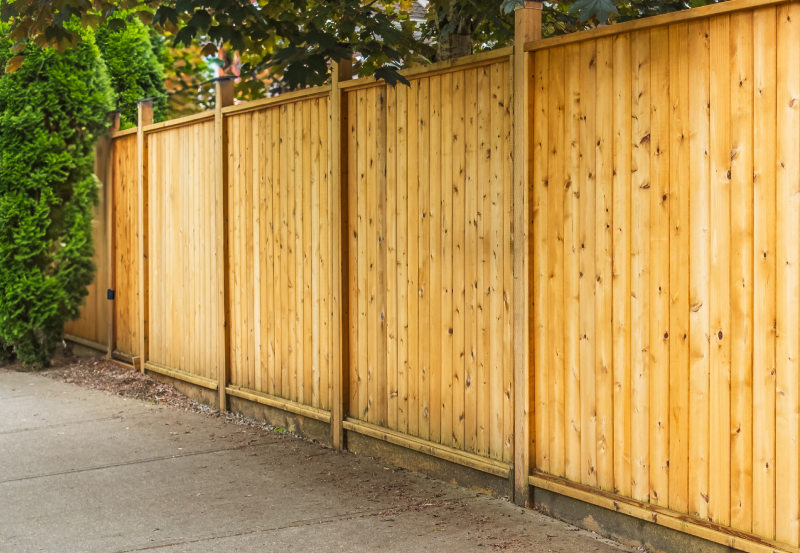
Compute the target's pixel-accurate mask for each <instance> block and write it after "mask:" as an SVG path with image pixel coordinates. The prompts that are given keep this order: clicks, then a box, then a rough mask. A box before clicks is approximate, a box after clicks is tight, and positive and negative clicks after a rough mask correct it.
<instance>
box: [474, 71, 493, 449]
mask: <svg viewBox="0 0 800 553" xmlns="http://www.w3.org/2000/svg"><path fill="white" fill-rule="evenodd" d="M477 72H478V264H477V265H478V314H479V322H478V362H477V364H478V379H477V386H478V387H477V405H478V411H477V425H478V435H477V453H478V454H479V455H484V456H488V454H489V434H490V429H489V417H490V411H489V401H490V395H489V377H490V361H489V360H490V357H489V354H490V347H489V344H490V342H489V336H490V332H491V320H490V304H489V297H490V296H489V294H488V293H487V291H488V289H489V258H490V257H491V249H490V244H491V237H490V232H491V220H492V213H491V208H490V203H489V197H490V192H491V189H490V187H489V186H488V183H489V181H490V179H491V155H492V150H491V140H492V135H491V109H492V108H491V92H492V91H491V86H492V81H491V73H490V71H489V67H488V66H483V67H479V68H478V70H477Z"/></svg>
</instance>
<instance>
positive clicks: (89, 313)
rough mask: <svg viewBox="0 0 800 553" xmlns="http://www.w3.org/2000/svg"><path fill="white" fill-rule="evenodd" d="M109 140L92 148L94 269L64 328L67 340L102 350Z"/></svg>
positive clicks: (107, 279)
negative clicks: (76, 315)
mask: <svg viewBox="0 0 800 553" xmlns="http://www.w3.org/2000/svg"><path fill="white" fill-rule="evenodd" d="M112 148H113V142H112V139H111V138H110V137H108V136H106V137H103V138H101V139H100V140H99V141H98V143H97V146H96V148H95V158H94V172H95V175H97V177H98V179H99V180H100V183H101V185H102V188H101V189H100V190H99V196H100V203H99V204H98V205H97V207H96V208H95V209H94V219H93V220H92V239H93V240H94V258H93V259H92V260H93V261H94V263H95V265H96V266H97V272H96V273H95V278H94V281H93V282H92V283H91V284H90V285H89V286H88V292H89V295H88V296H87V297H86V300H85V301H86V303H84V305H83V307H81V314H80V317H79V318H78V319H76V320H74V321H69V322H68V323H67V324H66V326H65V327H64V333H65V335H66V336H67V337H70V338H75V339H76V340H75V341H80V342H81V343H82V344H83V345H87V346H90V347H93V348H96V349H100V350H102V351H105V350H106V349H107V346H108V304H107V303H106V290H107V289H108V288H109V287H110V286H109V283H110V275H109V263H108V261H109V249H108V233H109V232H110V230H109V228H108V225H109V218H108V217H107V214H108V210H109V208H110V207H111V205H112V198H111V187H110V186H109V183H110V179H111V170H112V168H111V167H110V164H111V163H112V161H111V160H112V159H113V153H112V152H111V149H112Z"/></svg>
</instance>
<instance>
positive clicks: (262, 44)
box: [0, 0, 715, 89]
mask: <svg viewBox="0 0 800 553" xmlns="http://www.w3.org/2000/svg"><path fill="white" fill-rule="evenodd" d="M714 1H715V0H562V1H559V2H551V3H545V5H544V10H543V18H544V20H543V33H544V34H545V36H552V35H559V34H564V33H569V32H574V31H577V30H581V29H584V28H587V27H591V26H595V25H599V24H604V23H607V22H612V23H613V22H619V21H625V20H629V19H637V18H640V17H646V16H649V15H655V14H659V13H667V12H672V11H677V10H683V9H686V8H689V7H696V6H699V5H704V4H707V3H711V2H714ZM521 3H522V0H431V1H430V3H429V5H428V6H427V10H426V20H425V21H424V22H423V23H422V24H419V23H418V22H416V21H414V20H413V19H412V18H411V17H410V12H411V10H412V7H413V6H412V1H411V0H399V1H397V0H366V1H365V0H330V1H325V0H163V1H158V0H152V1H147V0H2V3H1V5H2V10H1V11H0V17H2V20H3V21H6V22H10V23H11V31H10V33H9V35H8V36H9V38H10V39H11V40H12V41H14V42H15V49H16V51H17V52H19V53H22V55H24V49H25V45H26V44H27V43H28V42H29V41H31V42H33V43H35V44H37V45H40V46H43V45H52V46H55V47H56V48H59V49H64V48H67V47H70V46H74V45H75V44H76V43H77V41H78V40H79V38H80V35H79V33H78V32H77V31H75V30H70V29H69V28H68V26H65V25H64V23H65V22H66V21H69V20H70V18H72V17H77V18H79V20H80V21H81V24H82V25H83V26H84V27H97V26H99V25H101V24H103V23H105V22H107V23H108V25H109V26H110V27H111V28H117V26H118V28H121V27H122V26H124V25H125V24H126V21H130V20H131V19H133V18H136V19H139V20H140V21H142V22H143V23H145V24H147V25H151V26H153V27H154V28H155V29H156V30H157V31H158V32H159V33H160V34H163V35H168V36H170V37H171V39H172V41H173V45H174V46H179V45H184V46H187V47H192V45H194V46H195V47H196V48H199V52H200V54H201V55H202V56H213V55H215V54H216V52H217V51H218V49H219V48H221V47H225V48H229V49H232V50H235V51H237V52H238V53H239V55H240V56H241V59H242V62H243V66H242V68H241V69H242V76H245V77H246V76H248V75H250V76H255V75H260V74H263V72H264V71H265V70H269V71H270V74H271V75H273V76H275V77H277V78H280V80H281V86H282V87H283V88H287V89H293V88H296V87H301V86H307V85H315V84H321V83H323V82H324V81H325V80H326V78H327V77H328V71H329V69H328V63H327V62H328V61H329V60H336V61H338V60H340V59H342V58H344V57H349V56H351V55H353V54H355V62H356V63H355V70H356V73H357V74H358V75H361V76H366V75H375V76H376V77H379V78H383V79H385V80H386V81H387V82H389V83H390V84H394V83H396V82H398V81H400V82H404V81H405V79H403V78H402V77H401V76H400V75H399V73H398V72H397V70H398V69H399V68H401V67H405V66H411V65H416V64H419V63H427V62H430V61H439V60H443V59H450V58H453V57H458V56H462V55H466V54H470V53H473V52H474V51H476V50H482V49H491V48H496V47H500V46H504V45H506V44H508V43H509V42H510V40H511V39H512V34H513V14H512V13H511V12H512V11H513V10H514V8H515V7H516V6H517V5H518V4H521ZM122 10H124V11H126V13H128V14H129V15H128V17H127V18H119V17H115V14H118V13H119V12H120V11H122ZM14 65H15V64H14V63H12V64H11V66H10V69H12V70H13V68H14Z"/></svg>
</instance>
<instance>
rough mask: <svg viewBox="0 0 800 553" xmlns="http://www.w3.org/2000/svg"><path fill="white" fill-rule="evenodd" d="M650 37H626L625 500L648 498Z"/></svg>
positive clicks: (645, 32)
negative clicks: (628, 467) (627, 480)
mask: <svg viewBox="0 0 800 553" xmlns="http://www.w3.org/2000/svg"><path fill="white" fill-rule="evenodd" d="M650 93H651V83H650V32H649V31H642V32H638V33H632V34H631V410H632V412H631V495H632V497H633V498H634V499H637V500H639V501H648V499H649V495H650V351H649V350H650V343H649V341H650V190H651V187H650V184H651V183H650V142H651V141H650Z"/></svg>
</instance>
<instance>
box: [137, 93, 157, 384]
mask: <svg viewBox="0 0 800 553" xmlns="http://www.w3.org/2000/svg"><path fill="white" fill-rule="evenodd" d="M152 124H153V99H152V98H146V99H144V100H140V101H139V126H138V128H137V130H136V155H137V156H138V163H137V164H136V167H137V170H138V173H139V174H138V175H137V180H138V190H139V255H140V259H139V368H140V370H141V371H142V373H144V364H145V361H147V347H148V343H147V331H148V324H149V321H148V320H147V317H148V305H149V301H148V300H149V298H148V295H149V293H150V288H149V282H148V281H146V280H145V279H146V278H147V277H148V276H149V265H148V250H147V238H148V236H147V232H148V223H149V221H148V216H147V213H148V194H147V143H146V142H145V140H144V128H145V127H146V126H147V125H152ZM134 366H135V365H134Z"/></svg>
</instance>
